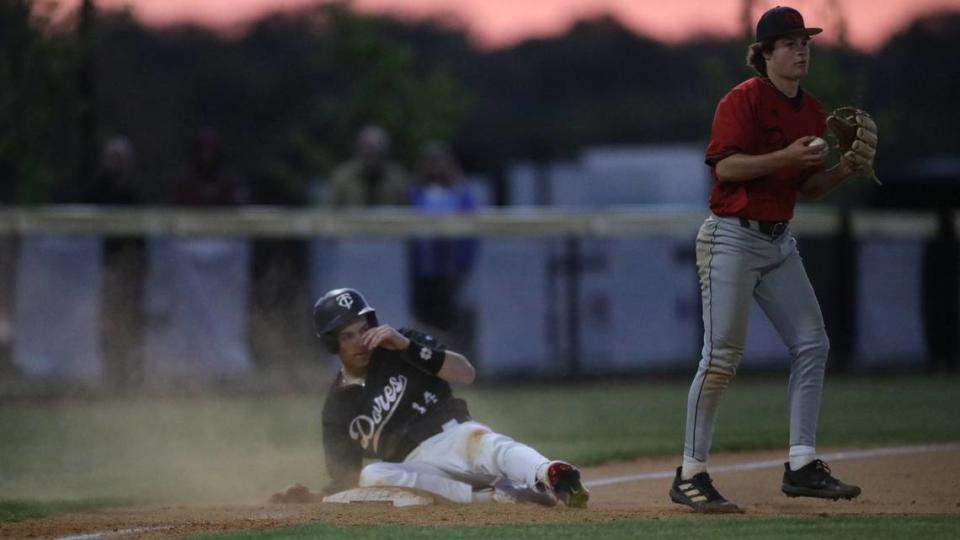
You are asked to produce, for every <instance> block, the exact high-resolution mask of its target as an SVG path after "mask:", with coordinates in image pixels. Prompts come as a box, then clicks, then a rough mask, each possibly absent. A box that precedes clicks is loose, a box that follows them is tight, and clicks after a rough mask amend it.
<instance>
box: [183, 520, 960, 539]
mask: <svg viewBox="0 0 960 540" xmlns="http://www.w3.org/2000/svg"><path fill="white" fill-rule="evenodd" d="M958 534H960V518H958V517H945V516H934V517H910V518H902V517H877V516H863V517H854V516H844V517H830V518H789V519H776V518H764V519H717V518H695V519H691V518H675V519H659V520H658V519H651V520H644V521H614V522H608V523H573V524H538V525H505V526H469V527H398V526H377V527H365V526H364V527H361V526H355V527H342V526H341V527H337V526H330V525H323V524H309V525H299V526H296V527H290V528H286V529H276V530H272V531H263V532H247V533H243V534H225V535H218V536H204V537H198V538H217V539H221V540H222V539H230V540H247V539H250V540H253V539H256V540H266V539H271V538H303V539H307V538H320V539H324V538H350V539H352V540H366V539H369V540H391V539H396V540H406V539H409V538H422V539H444V540H445V539H452V538H456V539H463V540H469V539H476V540H487V539H489V538H523V539H525V540H536V539H543V540H557V539H563V538H571V539H574V538H603V539H604V540H616V539H620V538H623V539H633V538H667V539H669V538H676V539H680V540H689V539H691V538H710V539H711V540H715V539H716V540H723V539H728V538H729V539H733V540H744V539H752V538H757V539H767V538H811V539H821V538H842V539H843V540H855V539H859V538H862V539H864V540H876V539H882V538H956V537H957V535H958Z"/></svg>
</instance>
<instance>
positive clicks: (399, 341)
mask: <svg viewBox="0 0 960 540" xmlns="http://www.w3.org/2000/svg"><path fill="white" fill-rule="evenodd" d="M362 340H363V344H364V346H366V347H367V349H369V350H371V351H372V350H373V349H376V348H377V347H383V348H384V349H388V350H391V351H402V350H404V349H406V348H407V347H409V346H410V340H409V339H407V338H405V337H404V336H403V334H401V333H400V332H398V331H397V330H396V329H395V328H394V327H392V326H390V325H389V324H384V325H381V326H374V327H373V328H371V329H369V330H367V331H366V332H364V333H363V338H362Z"/></svg>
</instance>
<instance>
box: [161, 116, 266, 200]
mask: <svg viewBox="0 0 960 540" xmlns="http://www.w3.org/2000/svg"><path fill="white" fill-rule="evenodd" d="M188 152H189V158H190V170H189V171H187V173H186V174H184V175H183V176H181V177H180V178H178V179H177V181H176V182H175V183H174V186H173V188H174V191H173V199H172V202H173V204H176V205H180V206H232V205H239V204H244V203H246V202H248V200H249V198H250V197H249V190H248V189H247V187H246V186H245V185H244V184H243V182H242V181H241V179H240V177H239V176H238V175H236V174H234V173H231V172H227V171H226V170H225V169H224V164H223V162H224V152H223V141H222V140H221V138H220V135H219V134H218V133H217V132H216V131H215V130H213V129H210V128H203V129H201V130H200V131H199V132H198V133H197V135H196V136H195V137H194V138H193V140H192V141H191V143H190V146H189V148H188Z"/></svg>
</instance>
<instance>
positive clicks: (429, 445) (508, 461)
mask: <svg viewBox="0 0 960 540" xmlns="http://www.w3.org/2000/svg"><path fill="white" fill-rule="evenodd" d="M548 462H549V460H548V459H547V458H546V457H544V456H543V455H542V454H540V453H539V452H537V451H536V450H534V449H533V448H530V447H529V446H527V445H525V444H522V443H519V442H517V441H514V440H513V439H511V438H510V437H507V436H505V435H501V434H499V433H496V432H494V431H492V430H491V429H490V428H488V427H487V426H485V425H483V424H481V423H479V422H464V423H456V422H453V423H451V424H450V425H449V426H446V427H445V429H444V431H443V432H441V433H439V434H437V435H434V436H433V437H431V438H429V439H427V440H425V441H423V442H422V443H421V444H420V445H419V446H418V447H417V448H415V449H414V450H413V452H411V453H410V455H409V456H407V458H406V460H404V462H403V463H372V464H370V465H367V466H366V467H364V468H363V471H361V473H360V485H361V486H362V487H368V486H397V487H408V488H415V489H420V490H423V491H428V492H430V493H434V494H437V495H440V496H441V497H444V498H446V499H449V500H451V501H454V502H460V503H469V502H471V501H472V492H473V488H475V487H486V486H492V485H493V484H494V483H496V482H497V481H498V480H500V479H502V478H506V479H507V480H509V481H510V482H512V483H513V484H517V485H526V486H530V487H532V486H533V485H534V484H535V483H536V473H537V469H538V468H539V467H541V466H542V465H543V464H545V463H548Z"/></svg>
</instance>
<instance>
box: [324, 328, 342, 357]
mask: <svg viewBox="0 0 960 540" xmlns="http://www.w3.org/2000/svg"><path fill="white" fill-rule="evenodd" d="M320 342H321V343H323V348H324V349H326V350H327V352H328V353H330V354H337V351H338V350H340V342H339V341H337V334H335V333H333V332H329V333H326V334H323V335H322V336H320Z"/></svg>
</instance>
